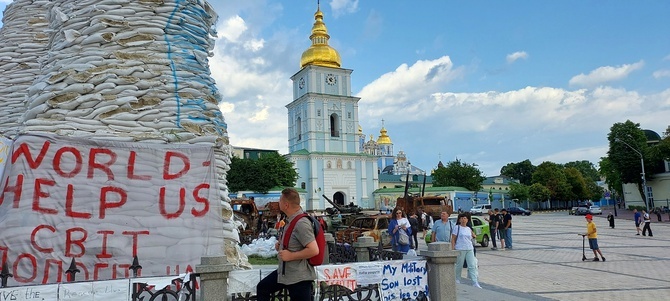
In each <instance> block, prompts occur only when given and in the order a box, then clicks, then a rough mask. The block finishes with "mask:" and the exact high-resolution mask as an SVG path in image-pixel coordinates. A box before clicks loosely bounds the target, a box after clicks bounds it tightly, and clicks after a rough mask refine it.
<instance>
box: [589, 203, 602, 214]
mask: <svg viewBox="0 0 670 301" xmlns="http://www.w3.org/2000/svg"><path fill="white" fill-rule="evenodd" d="M589 213H591V214H598V215H602V214H603V210H602V209H601V208H600V206H596V205H593V206H589Z"/></svg>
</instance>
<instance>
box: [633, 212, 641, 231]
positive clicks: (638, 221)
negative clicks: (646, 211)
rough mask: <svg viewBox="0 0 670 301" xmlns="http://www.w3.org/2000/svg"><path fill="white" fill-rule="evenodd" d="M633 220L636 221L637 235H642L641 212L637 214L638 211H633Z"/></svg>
mask: <svg viewBox="0 0 670 301" xmlns="http://www.w3.org/2000/svg"><path fill="white" fill-rule="evenodd" d="M633 220H634V221H635V229H636V230H637V234H635V235H640V231H642V229H640V223H642V214H641V213H640V212H637V209H633Z"/></svg>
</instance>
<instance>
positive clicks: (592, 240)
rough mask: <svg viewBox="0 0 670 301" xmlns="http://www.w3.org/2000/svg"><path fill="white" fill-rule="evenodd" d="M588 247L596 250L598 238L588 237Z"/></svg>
mask: <svg viewBox="0 0 670 301" xmlns="http://www.w3.org/2000/svg"><path fill="white" fill-rule="evenodd" d="M589 249H591V250H598V239H597V238H589Z"/></svg>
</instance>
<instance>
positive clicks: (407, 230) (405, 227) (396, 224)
mask: <svg viewBox="0 0 670 301" xmlns="http://www.w3.org/2000/svg"><path fill="white" fill-rule="evenodd" d="M388 232H389V235H391V247H392V248H393V251H396V252H402V253H404V254H407V251H409V245H410V242H409V239H410V235H412V227H411V225H410V224H409V220H407V218H406V217H405V216H404V215H403V212H402V210H400V208H395V209H394V210H393V216H391V221H390V222H389V228H388Z"/></svg>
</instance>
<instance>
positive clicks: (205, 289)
mask: <svg viewBox="0 0 670 301" xmlns="http://www.w3.org/2000/svg"><path fill="white" fill-rule="evenodd" d="M233 269H234V267H233V265H232V264H230V263H228V259H227V258H226V256H225V255H221V256H203V257H201V258H200V264H199V265H196V266H195V272H196V273H198V274H200V288H201V289H200V291H201V296H200V299H199V300H202V301H219V300H228V299H229V297H228V274H229V272H230V271H232V270H233Z"/></svg>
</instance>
